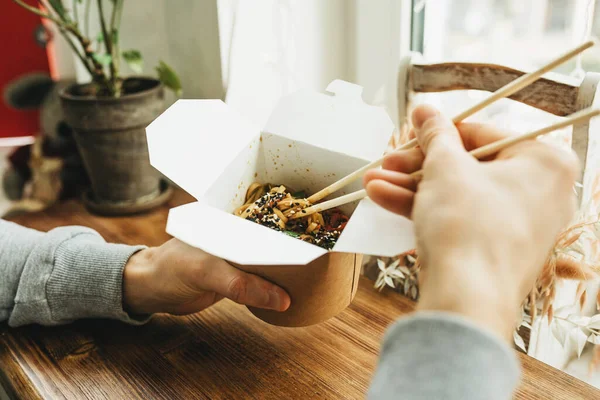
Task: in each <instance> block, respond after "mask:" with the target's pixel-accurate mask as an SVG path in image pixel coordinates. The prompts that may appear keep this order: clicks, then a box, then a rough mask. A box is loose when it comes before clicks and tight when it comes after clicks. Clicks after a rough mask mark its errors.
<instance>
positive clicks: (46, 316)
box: [0, 220, 147, 326]
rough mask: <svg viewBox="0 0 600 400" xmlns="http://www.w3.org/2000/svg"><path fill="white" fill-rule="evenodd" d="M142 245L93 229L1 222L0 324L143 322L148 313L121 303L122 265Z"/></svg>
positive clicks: (123, 265)
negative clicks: (108, 238) (135, 312)
mask: <svg viewBox="0 0 600 400" xmlns="http://www.w3.org/2000/svg"><path fill="white" fill-rule="evenodd" d="M142 248H144V247H143V246H125V245H119V244H110V243H106V242H105V241H104V239H102V237H101V236H100V235H99V234H98V233H96V232H95V231H93V230H91V229H89V228H83V227H75V226H73V227H65V228H57V229H54V230H52V231H50V232H48V233H42V232H38V231H35V230H32V229H28V228H24V227H22V226H19V225H16V224H13V223H10V222H7V221H3V220H0V322H2V321H5V320H8V323H9V325H10V326H20V325H25V324H32V323H37V324H42V325H58V324H64V323H68V322H71V321H73V320H75V319H80V318H113V319H119V320H122V321H125V322H128V323H143V322H145V321H146V320H147V316H131V315H128V314H127V313H126V312H125V311H124V310H123V305H122V297H123V295H122V291H123V289H122V282H123V268H124V267H125V264H126V262H127V260H128V259H129V257H130V256H131V255H132V254H134V253H135V252H136V251H138V250H140V249H142Z"/></svg>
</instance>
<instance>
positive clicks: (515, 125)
mask: <svg viewBox="0 0 600 400" xmlns="http://www.w3.org/2000/svg"><path fill="white" fill-rule="evenodd" d="M599 3H600V0H531V1H522V0H435V1H434V0H429V1H423V0H413V16H412V22H413V23H412V40H411V45H412V49H413V50H415V51H420V52H422V53H423V55H424V58H425V60H426V62H428V63H435V62H452V61H457V62H459V61H462V62H480V63H492V64H501V65H506V66H509V67H512V68H516V69H519V70H523V71H531V70H534V69H536V68H538V67H540V66H541V65H543V64H544V63H546V62H548V61H549V60H550V59H552V58H554V57H556V56H557V55H559V54H561V53H562V52H564V51H566V50H567V49H569V48H572V47H574V46H575V45H577V44H578V43H581V42H583V41H584V40H585V39H587V38H589V37H590V36H594V35H598V36H600V4H599ZM584 70H585V71H600V50H598V49H597V48H594V49H591V50H588V51H587V52H585V53H584V54H583V56H581V57H579V58H578V59H576V60H573V61H571V62H569V63H567V64H565V65H563V66H562V67H560V68H559V69H557V70H556V71H555V72H557V73H560V74H563V75H568V76H570V77H572V78H573V79H577V80H581V79H582V78H583V75H584V72H583V71H584ZM484 96H486V93H481V92H477V91H457V92H448V93H439V94H420V95H419V96H418V97H417V101H418V102H421V101H426V102H430V103H433V104H435V105H437V106H438V107H440V108H441V109H442V110H444V111H445V112H447V113H449V114H450V115H455V114H457V113H459V112H460V111H462V110H464V109H465V108H467V107H468V105H470V104H473V103H474V102H476V101H477V100H478V99H480V98H482V97H484ZM471 118H472V120H479V121H482V120H483V121H491V122H493V123H495V124H497V125H499V126H503V127H505V128H508V129H514V130H518V131H526V130H532V129H535V128H538V127H540V126H543V125H547V124H549V123H552V122H553V121H555V120H556V119H557V117H554V116H552V115H550V114H547V113H545V112H542V111H539V110H536V109H534V108H532V107H529V106H526V105H523V104H520V103H517V102H514V101H510V100H501V101H499V102H497V103H495V104H493V105H491V106H490V107H488V108H486V109H485V110H483V111H481V112H479V113H478V114H476V115H474V116H473V117H471ZM568 132H569V131H563V132H557V133H556V134H555V135H554V136H564V137H565V140H568V139H566V137H567V136H568V135H566V133H568Z"/></svg>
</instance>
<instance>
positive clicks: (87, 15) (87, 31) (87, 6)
mask: <svg viewBox="0 0 600 400" xmlns="http://www.w3.org/2000/svg"><path fill="white" fill-rule="evenodd" d="M75 1H77V0H75ZM91 3H92V0H85V8H84V9H83V18H84V20H85V37H88V38H89V37H90V4H91Z"/></svg>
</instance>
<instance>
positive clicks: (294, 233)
mask: <svg viewBox="0 0 600 400" xmlns="http://www.w3.org/2000/svg"><path fill="white" fill-rule="evenodd" d="M283 233H285V234H286V235H288V236H291V237H294V238H299V237H300V234H299V233H296V232H292V231H283Z"/></svg>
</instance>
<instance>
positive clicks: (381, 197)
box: [366, 180, 415, 218]
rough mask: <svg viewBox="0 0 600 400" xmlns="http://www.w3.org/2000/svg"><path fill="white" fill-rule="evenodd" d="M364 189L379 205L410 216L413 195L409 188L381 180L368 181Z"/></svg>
mask: <svg viewBox="0 0 600 400" xmlns="http://www.w3.org/2000/svg"><path fill="white" fill-rule="evenodd" d="M366 189H367V194H368V195H369V197H370V198H371V199H372V200H373V201H374V202H375V203H376V204H378V205H379V206H381V207H383V208H385V209H386V210H388V211H391V212H393V213H395V214H399V215H402V216H404V217H407V218H410V215H411V214H412V207H413V201H414V197H415V194H414V193H413V192H411V191H410V190H408V189H405V188H403V187H399V186H396V185H394V184H392V183H390V182H387V181H383V180H373V181H370V182H369V183H368V184H367V186H366Z"/></svg>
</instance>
